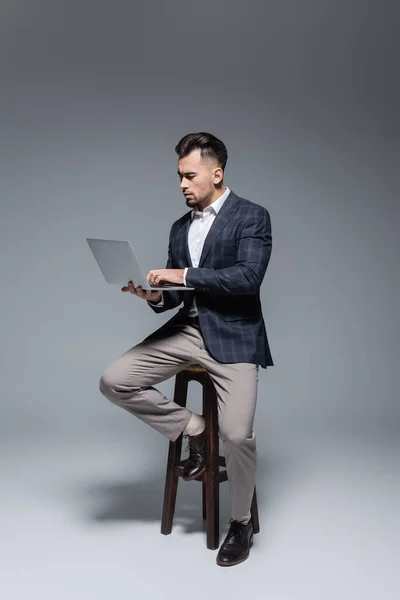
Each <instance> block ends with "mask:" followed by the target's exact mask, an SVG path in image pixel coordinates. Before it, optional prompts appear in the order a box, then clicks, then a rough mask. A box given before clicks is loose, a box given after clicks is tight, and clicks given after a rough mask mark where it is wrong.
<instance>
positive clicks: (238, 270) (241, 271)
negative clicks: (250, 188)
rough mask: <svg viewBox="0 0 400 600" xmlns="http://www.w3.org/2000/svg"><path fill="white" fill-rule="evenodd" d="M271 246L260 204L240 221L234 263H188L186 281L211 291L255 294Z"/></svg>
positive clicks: (267, 218)
mask: <svg viewBox="0 0 400 600" xmlns="http://www.w3.org/2000/svg"><path fill="white" fill-rule="evenodd" d="M271 248H272V236H271V219H270V216H269V212H268V211H267V209H265V208H263V207H260V210H257V211H255V212H254V214H252V215H251V216H250V217H248V218H247V219H246V221H245V223H244V226H243V228H242V231H241V234H240V238H239V242H238V248H237V254H236V264H235V265H234V266H232V267H226V268H225V269H205V268H200V269H198V268H193V267H189V268H188V270H187V273H186V285H188V286H191V287H194V288H195V289H196V290H198V291H204V292H209V293H212V294H223V295H231V294H235V295H242V294H256V293H257V292H258V291H259V289H260V286H261V283H262V280H263V278H264V275H265V271H266V270H267V266H268V263H269V259H270V256H271Z"/></svg>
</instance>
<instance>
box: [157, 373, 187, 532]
mask: <svg viewBox="0 0 400 600" xmlns="http://www.w3.org/2000/svg"><path fill="white" fill-rule="evenodd" d="M187 388H188V381H187V379H185V377H184V375H183V373H182V372H180V373H178V374H177V375H176V379H175V391H174V402H176V403H177V404H179V405H180V406H186V398H187ZM182 439H183V435H182V434H181V435H180V436H179V437H178V439H177V440H176V441H175V442H170V443H169V450H168V462H167V473H166V476H165V490H164V503H163V512H162V519H161V533H163V534H164V535H169V534H170V533H171V531H172V523H173V520H174V512H175V503H176V494H177V491H178V482H179V476H178V475H177V474H176V471H175V467H176V466H178V465H179V463H180V458H181V452H182Z"/></svg>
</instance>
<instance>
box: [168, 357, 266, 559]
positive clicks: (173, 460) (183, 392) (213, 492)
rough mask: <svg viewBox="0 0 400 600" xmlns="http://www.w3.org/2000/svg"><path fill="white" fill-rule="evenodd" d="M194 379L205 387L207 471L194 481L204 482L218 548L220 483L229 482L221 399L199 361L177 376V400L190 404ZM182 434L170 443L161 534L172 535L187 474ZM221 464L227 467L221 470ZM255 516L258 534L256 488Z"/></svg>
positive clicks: (212, 544)
mask: <svg viewBox="0 0 400 600" xmlns="http://www.w3.org/2000/svg"><path fill="white" fill-rule="evenodd" d="M190 381H197V382H198V383H200V385H201V386H202V388H203V398H202V399H203V416H204V418H205V422H206V429H205V462H206V472H205V473H204V475H202V476H201V477H199V478H198V479H194V480H193V481H201V482H202V488H203V490H202V491H203V519H205V520H206V525H207V548H209V549H210V550H215V549H216V548H218V547H219V484H220V483H223V482H224V481H227V479H228V476H227V472H226V463H225V457H223V456H220V455H219V436H218V398H217V392H216V390H215V386H214V384H213V381H212V379H211V378H210V376H209V374H208V373H207V370H206V369H204V368H203V367H202V366H200V365H198V364H192V365H189V366H187V367H185V368H184V369H183V370H182V371H180V372H179V373H178V374H177V375H176V376H175V390H174V402H176V403H177V404H179V405H180V406H186V402H187V390H188V384H189V382H190ZM182 438H183V434H181V435H180V436H179V437H178V439H177V440H176V441H175V442H170V443H169V450H168V462H167V472H166V477H165V490H164V503H163V514H162V520H161V533H162V534H164V535H169V534H170V533H171V531H172V524H173V518H174V512H175V503H176V495H177V490H178V482H179V477H182V475H183V466H184V463H185V461H184V460H181V452H182ZM220 467H225V469H223V470H220ZM251 519H252V521H253V529H254V533H258V532H259V531H260V524H259V520H258V505H257V494H256V488H255V487H254V493H253V499H252V503H251Z"/></svg>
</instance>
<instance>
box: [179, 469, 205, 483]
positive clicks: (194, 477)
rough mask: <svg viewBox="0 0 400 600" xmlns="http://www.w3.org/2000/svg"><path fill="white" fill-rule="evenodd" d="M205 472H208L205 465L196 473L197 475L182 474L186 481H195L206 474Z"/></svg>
mask: <svg viewBox="0 0 400 600" xmlns="http://www.w3.org/2000/svg"><path fill="white" fill-rule="evenodd" d="M205 472H206V467H203V468H202V470H201V471H199V472H198V473H196V475H192V477H184V476H183V475H182V479H183V480H184V481H193V480H194V479H198V478H199V477H201V476H202V475H204V473H205Z"/></svg>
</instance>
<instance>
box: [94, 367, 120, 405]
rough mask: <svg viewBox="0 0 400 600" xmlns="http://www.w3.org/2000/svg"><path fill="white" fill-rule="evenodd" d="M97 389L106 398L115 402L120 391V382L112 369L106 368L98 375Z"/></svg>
mask: <svg viewBox="0 0 400 600" xmlns="http://www.w3.org/2000/svg"><path fill="white" fill-rule="evenodd" d="M99 390H100V392H101V393H102V394H103V396H105V397H106V398H108V400H110V401H111V402H116V401H117V399H118V398H119V396H120V394H121V391H122V390H121V382H120V380H119V378H117V377H116V376H115V375H113V373H112V371H109V370H107V371H105V372H104V373H103V375H102V376H101V377H100V380H99Z"/></svg>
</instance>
